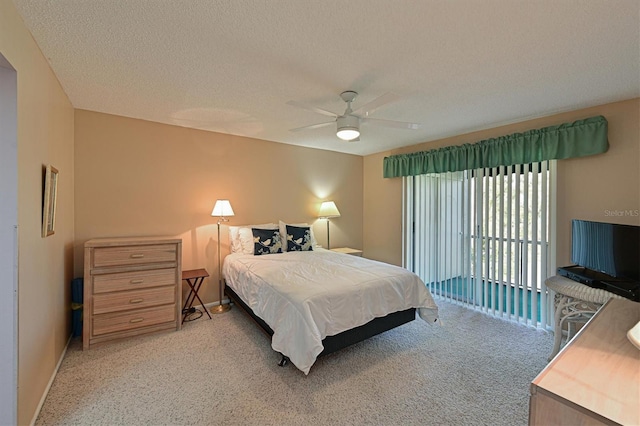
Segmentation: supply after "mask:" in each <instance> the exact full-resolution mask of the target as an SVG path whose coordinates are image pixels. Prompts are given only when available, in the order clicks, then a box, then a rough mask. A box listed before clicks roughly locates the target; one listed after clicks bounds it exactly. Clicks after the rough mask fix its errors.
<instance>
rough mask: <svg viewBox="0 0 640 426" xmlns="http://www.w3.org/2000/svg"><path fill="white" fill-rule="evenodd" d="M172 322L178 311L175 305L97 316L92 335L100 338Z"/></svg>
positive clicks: (94, 319)
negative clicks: (109, 334) (105, 335)
mask: <svg viewBox="0 0 640 426" xmlns="http://www.w3.org/2000/svg"><path fill="white" fill-rule="evenodd" d="M172 321H176V310H175V306H173V305H166V306H157V307H154V308H148V309H139V310H135V311H131V312H119V313H111V314H104V315H97V316H95V317H94V318H93V333H92V335H93V336H100V335H103V334H108V333H114V332H118V331H126V330H133V329H136V328H142V327H148V326H151V325H156V324H162V323H165V322H172Z"/></svg>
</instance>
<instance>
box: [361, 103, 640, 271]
mask: <svg viewBox="0 0 640 426" xmlns="http://www.w3.org/2000/svg"><path fill="white" fill-rule="evenodd" d="M595 115H603V116H604V117H606V119H607V120H608V122H609V145H610V147H609V150H608V151H607V152H606V153H604V154H600V155H594V156H591V157H583V158H575V159H570V160H561V161H558V179H557V237H558V241H557V256H556V262H557V265H558V266H562V265H567V264H569V260H570V256H571V219H574V218H576V219H587V220H594V221H600V222H613V223H625V224H635V225H638V224H640V217H638V216H637V215H633V214H632V215H624V212H625V211H637V210H638V209H640V99H633V100H628V101H624V102H616V103H611V104H606V105H601V106H597V107H593V108H587V109H582V110H577V111H571V112H567V113H562V114H557V115H553V116H549V117H544V118H539V119H535V120H529V121H525V122H521V123H516V124H511V125H508V126H502V127H497V128H493V129H488V130H483V131H480V132H474V133H469V134H465V135H460V136H455V137H451V138H446V139H441V140H437V141H434V142H428V143H423V144H419V145H414V146H411V147H407V148H403V149H398V150H394V151H388V152H383V153H379V154H375V155H370V156H367V157H365V159H364V212H365V213H364V218H363V224H364V255H365V256H367V257H370V258H374V259H379V260H383V261H386V262H389V263H394V264H397V265H400V264H401V263H402V180H401V179H400V178H395V179H383V178H382V162H383V158H384V157H385V156H389V155H393V154H400V153H408V152H416V151H423V150H429V149H434V148H440V147H443V146H450V145H460V144H463V143H473V142H478V141H480V140H484V139H487V138H491V137H497V136H502V135H507V134H511V133H515V132H522V131H525V130H530V129H537V128H541V127H545V126H551V125H555V124H560V123H566V122H571V121H574V120H579V119H583V118H587V117H592V116H595ZM616 212H617V214H622V216H616V215H615V214H616Z"/></svg>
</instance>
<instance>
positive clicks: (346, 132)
mask: <svg viewBox="0 0 640 426" xmlns="http://www.w3.org/2000/svg"><path fill="white" fill-rule="evenodd" d="M336 121H337V123H338V131H337V132H336V136H338V137H339V138H340V139H342V140H345V141H351V140H354V139H357V138H358V137H359V136H360V121H359V119H358V117H356V116H355V115H343V116H340V117H338V119H337V120H336Z"/></svg>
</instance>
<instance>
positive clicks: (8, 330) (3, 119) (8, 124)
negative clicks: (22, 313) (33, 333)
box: [0, 53, 18, 424]
mask: <svg viewBox="0 0 640 426" xmlns="http://www.w3.org/2000/svg"><path fill="white" fill-rule="evenodd" d="M17 119H18V114H17V75H16V70H15V69H14V68H13V67H12V66H11V64H10V63H9V61H7V60H6V59H5V57H4V56H3V55H2V54H1V53H0V199H1V200H2V203H0V424H16V423H17V421H18V419H17V417H18V139H17V135H18V132H17V127H18V121H17Z"/></svg>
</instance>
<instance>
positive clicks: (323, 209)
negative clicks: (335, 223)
mask: <svg viewBox="0 0 640 426" xmlns="http://www.w3.org/2000/svg"><path fill="white" fill-rule="evenodd" d="M318 217H320V218H325V219H326V218H329V217H340V211H338V208H337V207H336V203H334V202H333V201H325V202H323V203H322V205H320V211H319V212H318Z"/></svg>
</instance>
